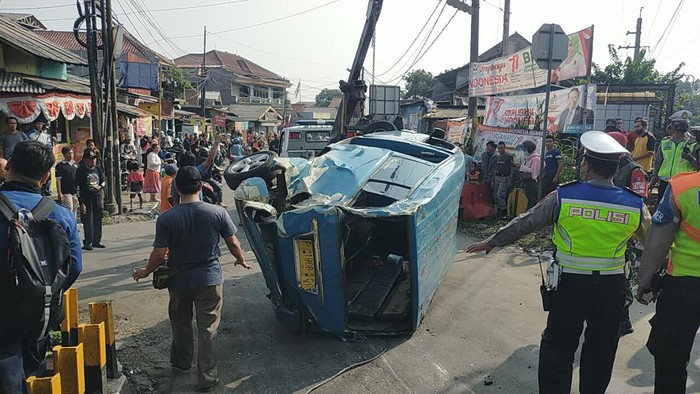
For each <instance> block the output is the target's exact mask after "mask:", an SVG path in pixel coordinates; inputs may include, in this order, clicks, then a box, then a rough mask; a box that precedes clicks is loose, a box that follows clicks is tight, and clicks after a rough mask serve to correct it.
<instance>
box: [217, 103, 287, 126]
mask: <svg viewBox="0 0 700 394" xmlns="http://www.w3.org/2000/svg"><path fill="white" fill-rule="evenodd" d="M228 109H229V111H230V112H232V113H234V114H236V120H237V121H241V122H246V121H249V122H257V121H259V120H260V119H261V118H262V117H264V116H265V114H266V113H267V111H269V110H273V111H274V110H275V109H274V108H272V107H271V106H269V105H257V104H231V105H229V107H228ZM275 112H277V111H275ZM278 115H279V114H278Z"/></svg>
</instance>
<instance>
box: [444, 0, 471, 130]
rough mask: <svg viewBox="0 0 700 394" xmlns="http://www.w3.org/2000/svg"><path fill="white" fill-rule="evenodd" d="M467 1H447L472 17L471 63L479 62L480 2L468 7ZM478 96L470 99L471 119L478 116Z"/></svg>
mask: <svg viewBox="0 0 700 394" xmlns="http://www.w3.org/2000/svg"><path fill="white" fill-rule="evenodd" d="M465 1H466V0H447V4H448V5H450V6H452V7H454V8H456V9H458V10H460V11H464V12H466V13H467V14H469V15H471V16H472V26H471V28H472V30H471V37H470V38H471V47H470V51H469V63H476V62H478V61H479V0H472V5H467V3H465ZM476 105H477V101H476V96H470V97H469V117H470V118H472V119H473V118H474V116H476Z"/></svg>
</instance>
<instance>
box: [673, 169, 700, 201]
mask: <svg viewBox="0 0 700 394" xmlns="http://www.w3.org/2000/svg"><path fill="white" fill-rule="evenodd" d="M668 183H669V184H670V185H671V191H672V193H671V194H672V195H673V202H674V203H676V207H677V208H678V209H679V210H680V209H681V205H680V203H679V202H678V196H680V195H681V194H682V193H683V192H685V191H687V190H688V189H691V188H693V187H697V186H698V185H700V172H684V173H680V174H678V175H675V176H674V177H673V178H671V180H670V181H669V182H668Z"/></svg>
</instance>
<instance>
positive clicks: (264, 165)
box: [224, 151, 277, 190]
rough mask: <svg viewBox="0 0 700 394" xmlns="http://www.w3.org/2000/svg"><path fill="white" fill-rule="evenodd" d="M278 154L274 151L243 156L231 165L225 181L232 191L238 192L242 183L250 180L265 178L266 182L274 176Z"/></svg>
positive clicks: (227, 169) (225, 175)
mask: <svg viewBox="0 0 700 394" xmlns="http://www.w3.org/2000/svg"><path fill="white" fill-rule="evenodd" d="M275 157H277V153H275V152H272V151H262V152H256V153H253V154H251V155H248V156H243V157H242V158H240V159H239V160H237V161H235V162H234V163H231V164H230V165H229V166H228V167H227V168H226V171H224V179H225V180H226V184H227V185H228V187H230V188H231V190H236V188H237V187H238V185H240V184H241V182H243V181H245V180H246V179H248V178H255V177H259V178H263V179H265V180H266V181H267V180H268V179H269V178H270V176H271V175H272V166H273V164H274V159H275Z"/></svg>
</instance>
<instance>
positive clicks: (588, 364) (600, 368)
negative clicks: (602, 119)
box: [467, 131, 649, 394]
mask: <svg viewBox="0 0 700 394" xmlns="http://www.w3.org/2000/svg"><path fill="white" fill-rule="evenodd" d="M581 145H582V146H583V147H584V148H585V152H584V155H583V161H582V162H581V172H582V178H583V179H584V180H585V181H584V182H572V183H568V184H566V185H562V186H559V188H558V189H557V191H556V192H553V193H551V194H549V195H547V197H545V198H544V199H543V200H542V201H540V202H539V203H538V204H537V205H535V207H534V208H532V209H530V210H529V211H527V212H526V213H524V214H522V215H520V216H519V217H517V218H515V219H513V220H512V221H511V222H510V223H508V224H507V225H506V226H504V227H502V228H501V229H499V230H498V232H497V233H496V234H494V235H492V236H491V237H489V238H488V239H487V240H486V241H483V242H480V243H477V244H474V245H471V246H470V247H469V248H468V249H467V252H470V253H474V252H481V251H483V252H486V253H488V252H490V251H491V249H493V248H494V247H497V246H505V245H509V244H511V243H513V242H515V241H516V240H518V239H519V238H520V237H522V236H523V235H526V234H528V233H531V232H533V231H536V230H538V229H540V228H542V227H544V226H548V225H554V227H555V229H554V236H553V239H552V241H553V242H554V246H555V252H554V259H555V261H554V262H553V263H552V264H553V265H552V269H553V270H554V271H557V270H558V271H559V272H560V273H561V275H552V276H553V278H552V280H550V283H549V284H548V285H549V288H550V290H549V291H547V293H546V295H544V297H545V298H544V300H546V301H548V303H545V305H548V307H546V308H545V309H546V310H548V311H549V317H548V318H547V327H546V328H545V330H544V333H543V334H542V341H541V344H540V359H539V371H538V382H539V388H540V393H545V394H548V393H557V394H564V393H570V392H571V378H572V372H573V361H574V354H575V353H576V349H577V348H578V345H579V339H580V337H581V332H582V331H583V327H584V322H585V325H586V330H585V334H584V341H583V349H582V350H581V373H580V374H581V381H580V383H579V391H580V392H581V393H582V394H603V393H605V390H606V388H607V387H608V384H609V383H610V378H611V376H612V369H613V363H614V361H615V352H616V351H617V343H618V339H619V338H618V330H619V326H620V317H621V315H622V308H623V306H624V304H625V290H626V283H625V276H624V265H625V245H626V244H627V240H628V239H629V238H630V237H631V236H632V235H633V234H635V233H638V235H639V236H640V237H641V239H644V237H643V235H644V234H643V229H644V228H645V224H646V222H648V221H649V211H648V210H647V209H646V206H645V205H644V201H643V200H642V198H641V197H640V196H638V195H636V194H635V193H633V192H631V191H629V190H625V189H620V188H617V187H615V186H614V185H613V183H612V177H613V175H614V174H615V171H616V170H617V163H618V160H619V157H620V154H622V153H624V152H627V150H626V149H625V148H624V147H623V146H621V145H620V144H619V143H617V141H615V140H614V139H613V138H612V137H611V136H609V135H607V134H605V133H603V132H600V131H589V132H587V133H584V134H583V135H582V136H581ZM548 271H549V270H548Z"/></svg>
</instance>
